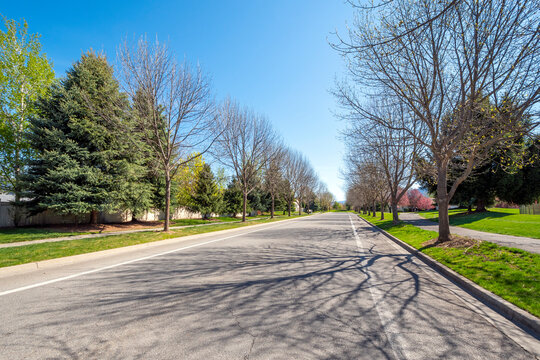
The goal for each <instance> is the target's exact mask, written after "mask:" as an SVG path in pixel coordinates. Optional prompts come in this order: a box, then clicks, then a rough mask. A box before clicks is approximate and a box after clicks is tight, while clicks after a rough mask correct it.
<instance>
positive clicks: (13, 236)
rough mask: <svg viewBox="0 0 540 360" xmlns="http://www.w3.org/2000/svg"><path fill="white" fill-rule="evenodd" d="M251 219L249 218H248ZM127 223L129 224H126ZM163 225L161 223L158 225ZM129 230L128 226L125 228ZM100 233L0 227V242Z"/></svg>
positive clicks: (194, 222) (226, 219)
mask: <svg viewBox="0 0 540 360" xmlns="http://www.w3.org/2000/svg"><path fill="white" fill-rule="evenodd" d="M249 219H251V218H249ZM241 220H242V218H233V217H226V216H224V217H219V218H212V219H210V220H202V219H177V220H171V226H190V225H203V224H215V223H220V222H230V221H241ZM126 225H129V224H126ZM160 226H163V225H160ZM148 228H156V227H155V226H152V225H149V226H148ZM125 230H126V231H127V230H130V229H129V228H126V229H125ZM116 231H122V230H116ZM96 233H100V231H99V230H95V231H69V230H59V229H55V228H54V227H42V228H39V227H35V228H32V227H21V228H8V229H0V244H7V243H14V242H21V241H31V240H41V239H52V238H58V237H64V236H74V235H86V234H96Z"/></svg>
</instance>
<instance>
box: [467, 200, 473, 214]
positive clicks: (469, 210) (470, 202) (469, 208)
mask: <svg viewBox="0 0 540 360" xmlns="http://www.w3.org/2000/svg"><path fill="white" fill-rule="evenodd" d="M467 212H469V213H471V212H472V201H470V200H469V207H468V208H467Z"/></svg>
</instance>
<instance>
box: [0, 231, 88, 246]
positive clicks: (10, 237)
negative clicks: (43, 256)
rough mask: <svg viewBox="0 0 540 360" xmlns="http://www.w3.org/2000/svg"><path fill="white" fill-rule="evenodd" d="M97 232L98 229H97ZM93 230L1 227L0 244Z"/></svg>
mask: <svg viewBox="0 0 540 360" xmlns="http://www.w3.org/2000/svg"><path fill="white" fill-rule="evenodd" d="M96 232H97V231H96ZM92 233H93V232H91V231H87V232H66V231H59V230H56V229H50V228H26V227H22V228H9V229H0V244H6V243H13V242H19V241H30V240H40V239H49V238H58V237H63V236H74V235H85V234H92Z"/></svg>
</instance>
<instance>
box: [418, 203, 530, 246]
mask: <svg viewBox="0 0 540 360" xmlns="http://www.w3.org/2000/svg"><path fill="white" fill-rule="evenodd" d="M418 214H419V215H420V216H422V217H424V218H426V219H430V220H433V221H438V217H439V213H438V212H437V211H422V212H419V213H418ZM449 215H450V225H453V226H460V227H464V228H467V229H472V230H478V231H484V232H490V233H496V234H503V235H514V236H525V237H530V238H534V239H540V215H527V214H520V213H519V209H501V208H491V209H488V211H485V212H480V213H472V214H468V213H467V210H466V209H452V210H449Z"/></svg>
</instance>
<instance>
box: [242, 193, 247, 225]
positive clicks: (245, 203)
mask: <svg viewBox="0 0 540 360" xmlns="http://www.w3.org/2000/svg"><path fill="white" fill-rule="evenodd" d="M243 202H244V203H243V204H242V206H243V208H242V222H245V221H246V213H247V191H244V201H243Z"/></svg>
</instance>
